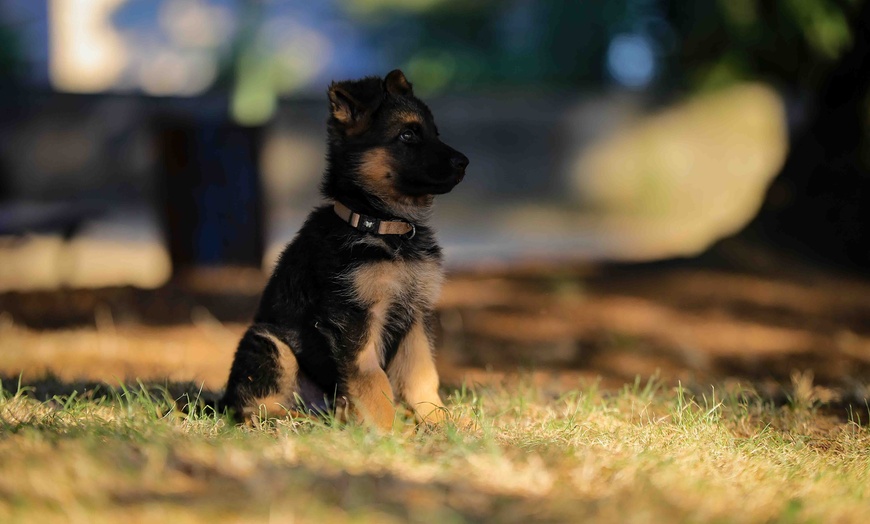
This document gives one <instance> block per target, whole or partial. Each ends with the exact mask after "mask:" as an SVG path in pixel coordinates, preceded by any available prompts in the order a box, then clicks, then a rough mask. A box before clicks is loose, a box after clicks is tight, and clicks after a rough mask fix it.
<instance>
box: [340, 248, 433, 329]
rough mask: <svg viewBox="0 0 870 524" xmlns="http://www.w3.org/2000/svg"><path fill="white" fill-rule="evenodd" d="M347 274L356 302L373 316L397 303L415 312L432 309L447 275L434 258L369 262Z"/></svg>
mask: <svg viewBox="0 0 870 524" xmlns="http://www.w3.org/2000/svg"><path fill="white" fill-rule="evenodd" d="M348 276H349V278H348V283H349V284H350V286H351V287H352V290H350V291H351V292H352V293H353V295H354V298H355V299H356V302H358V303H359V304H362V305H364V306H365V307H367V308H369V309H370V310H371V313H372V314H373V315H374V316H379V314H383V313H385V312H386V311H387V310H389V309H390V308H391V307H392V306H394V305H398V306H400V307H401V308H402V309H406V310H408V311H413V312H419V311H422V310H426V309H431V308H432V306H434V305H435V301H436V300H437V299H438V294H439V293H440V291H441V283H442V281H443V278H444V277H443V272H442V269H441V265H440V264H439V263H438V262H436V261H432V260H414V261H404V260H399V261H380V262H370V263H366V264H363V265H361V266H358V267H356V268H354V269H352V270H351V271H350V273H349V275H348Z"/></svg>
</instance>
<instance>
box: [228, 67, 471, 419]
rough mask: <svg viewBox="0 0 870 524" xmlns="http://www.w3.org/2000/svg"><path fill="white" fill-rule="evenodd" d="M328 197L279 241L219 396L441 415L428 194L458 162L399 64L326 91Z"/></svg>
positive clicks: (275, 405) (449, 185)
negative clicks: (285, 241)
mask: <svg viewBox="0 0 870 524" xmlns="http://www.w3.org/2000/svg"><path fill="white" fill-rule="evenodd" d="M328 93H329V102H330V109H331V111H330V117H329V121H328V134H329V139H328V154H327V167H326V171H325V173H324V177H323V182H322V185H321V191H322V193H323V196H324V197H325V198H326V199H327V200H328V201H330V203H329V204H328V205H325V206H322V207H319V208H316V209H315V210H314V211H312V213H311V214H310V215H309V216H308V219H307V220H306V222H305V224H304V225H303V226H302V229H301V230H300V231H299V233H298V234H297V235H296V238H295V239H294V240H293V241H292V242H291V243H290V244H289V245H288V246H287V247H286V248H285V249H284V252H283V253H282V255H281V258H280V259H279V261H278V264H277V266H276V268H275V271H274V273H273V274H272V277H271V279H270V280H269V283H268V284H267V286H266V289H265V290H264V291H263V296H262V298H261V301H260V306H259V309H258V311H257V313H256V316H255V317H254V323H253V325H252V326H251V327H250V328H248V331H247V332H246V333H245V335H244V336H243V338H242V340H241V342H240V343H239V347H238V349H237V351H236V354H235V358H234V361H233V364H232V368H231V370H230V376H229V380H228V382H227V388H226V393H225V395H224V397H223V399H222V400H221V406H222V407H223V408H225V409H226V408H228V409H230V410H232V411H233V412H234V413H235V416H236V419H237V420H238V421H241V420H246V419H247V420H249V419H250V417H252V416H256V415H258V414H263V413H266V414H271V415H283V414H286V413H288V411H300V410H302V411H310V410H314V411H320V412H327V411H330V410H332V409H335V407H336V405H338V406H339V407H342V406H344V407H345V408H346V409H344V410H343V411H344V416H345V417H348V418H350V419H352V420H356V421H360V422H364V423H367V424H370V425H373V426H376V427H377V428H380V429H382V430H389V429H390V428H391V427H392V424H393V420H394V418H395V409H396V405H397V402H403V403H405V405H407V407H408V408H410V409H411V410H412V411H413V412H414V414H415V417H416V419H417V420H418V421H420V422H425V423H436V422H438V421H440V420H442V419H443V418H444V417H445V410H444V404H443V403H442V402H441V399H440V398H439V396H438V374H437V372H436V370H435V364H434V361H433V356H432V332H431V330H430V323H431V321H432V318H433V313H432V311H433V306H434V304H435V301H436V299H437V296H438V293H439V291H440V287H441V282H442V278H443V272H442V263H441V261H442V256H441V248H440V247H439V246H438V244H437V243H436V241H435V236H434V232H433V231H432V229H431V228H430V227H429V225H428V221H429V217H430V214H431V211H432V201H433V197H434V195H440V194H443V193H447V192H449V191H450V190H452V189H453V187H454V186H456V184H458V183H459V182H460V181H461V180H462V179H463V177H464V176H465V168H466V166H468V158H466V157H465V155H463V154H462V153H460V152H458V151H456V150H455V149H453V148H452V147H450V146H448V145H447V144H445V143H443V142H442V141H441V140H440V139H439V138H438V129H437V128H436V127H435V122H434V120H433V118H432V113H431V112H430V111H429V108H428V107H427V106H426V104H424V103H423V102H422V101H420V100H419V99H418V98H417V97H415V96H414V93H413V91H412V87H411V84H410V83H409V82H408V80H407V79H406V78H405V75H404V74H402V72H401V71H399V70H395V71H392V72H391V73H389V74H388V75H387V76H386V78H384V79H381V78H378V77H367V78H364V79H362V80H357V81H344V82H333V83H332V85H330V87H329V92H328Z"/></svg>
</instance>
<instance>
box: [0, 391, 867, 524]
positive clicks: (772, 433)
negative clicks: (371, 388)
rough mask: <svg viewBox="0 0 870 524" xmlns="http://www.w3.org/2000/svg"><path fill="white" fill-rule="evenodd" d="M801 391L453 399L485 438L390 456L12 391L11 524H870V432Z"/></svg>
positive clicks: (410, 445)
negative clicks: (776, 402) (785, 400)
mask: <svg viewBox="0 0 870 524" xmlns="http://www.w3.org/2000/svg"><path fill="white" fill-rule="evenodd" d="M796 381H797V382H800V387H796V388H795V390H794V391H795V394H796V395H798V396H794V397H793V398H792V402H791V404H790V405H787V406H784V407H773V406H771V405H769V404H766V403H765V402H763V401H762V400H760V399H759V398H758V397H757V396H756V395H754V394H753V393H752V392H751V391H744V390H741V389H739V388H734V389H733V390H732V391H730V392H728V393H727V394H725V395H724V396H722V393H720V392H719V391H714V390H709V391H707V392H706V393H705V394H695V395H690V394H688V393H687V392H685V391H683V390H682V389H680V388H677V389H670V388H666V387H665V386H663V385H661V384H660V383H659V382H657V381H654V380H653V381H650V382H649V383H648V384H646V385H643V384H641V383H637V384H635V385H634V386H633V387H626V388H625V389H624V390H623V391H621V392H619V393H611V394H608V393H605V392H601V391H599V390H598V389H597V388H596V386H595V384H594V383H592V384H586V385H584V386H582V387H581V388H579V389H577V390H574V391H572V392H570V393H568V394H566V395H562V396H559V397H552V396H547V395H544V394H543V393H542V390H541V389H540V388H537V387H536V386H533V385H531V384H530V383H529V382H528V381H522V380H521V381H514V382H511V383H505V384H504V385H503V386H501V387H495V386H490V387H478V388H475V389H462V390H456V391H452V392H450V405H451V409H452V410H453V411H454V412H455V413H457V414H465V415H468V416H470V417H471V418H473V419H474V420H475V421H476V423H477V426H478V427H477V428H475V429H459V428H456V427H455V426H453V425H449V424H448V425H447V426H445V427H442V428H439V429H437V430H433V431H423V430H419V429H415V428H414V427H413V426H412V425H410V424H409V425H407V426H405V428H406V429H405V431H404V432H403V433H402V434H394V435H388V436H378V435H375V434H372V433H369V432H367V431H366V430H364V429H362V428H353V427H351V428H343V429H340V428H337V427H335V425H334V424H331V423H330V422H329V421H326V422H312V421H301V420H270V421H265V422H264V423H262V424H261V425H260V427H257V428H237V427H234V426H231V425H228V424H227V422H226V421H225V420H223V419H221V418H218V417H215V416H214V415H213V414H209V413H207V412H205V413H203V412H194V413H193V414H192V415H189V416H185V415H183V414H181V413H179V412H178V411H177V410H175V409H174V406H175V403H174V402H172V398H170V397H169V395H167V394H166V393H165V392H161V391H160V390H154V389H146V388H141V387H140V388H136V389H132V390H130V389H119V390H117V391H113V392H107V393H108V394H106V395H99V394H95V393H94V392H93V391H90V392H81V393H80V394H76V395H72V396H65V397H55V398H54V399H52V400H49V401H47V402H39V401H37V400H34V399H33V398H32V396H31V395H29V394H28V391H27V389H26V388H25V389H24V390H21V391H18V392H17V393H14V392H9V391H8V390H9V389H10V384H4V386H5V387H6V389H7V392H6V393H5V394H4V396H3V397H2V399H0V457H2V460H0V521H3V522H68V521H72V522H78V521H81V522H103V521H104V522H117V521H119V520H122V519H123V520H126V521H130V522H139V521H146V520H147V521H151V522H153V521H158V522H159V521H164V520H168V519H169V518H171V519H172V520H173V521H174V522H186V521H204V520H206V519H208V520H209V521H211V522H242V521H243V522H288V521H290V520H291V517H292V518H295V521H296V522H346V521H354V522H370V521H371V522H391V521H409V520H410V521H415V522H466V521H480V520H494V521H503V522H527V521H530V520H535V521H545V522H547V521H553V522H555V521H559V522H568V521H579V520H584V519H594V520H596V521H609V522H656V521H689V522H691V521H723V522H730V521H737V522H769V521H780V522H814V521H825V522H867V521H868V519H870V482H868V480H870V460H868V458H867V457H868V450H870V431H868V429H867V428H866V427H862V426H860V425H859V424H857V423H854V422H842V421H837V420H834V419H830V418H827V417H825V416H823V415H821V414H820V413H818V412H817V410H816V407H817V406H818V402H819V401H818V395H817V392H816V391H815V390H814V388H813V386H812V385H811V384H810V383H808V382H807V377H796ZM12 386H14V385H12ZM11 389H12V390H15V389H16V388H15V387H12V388H11ZM857 415H858V414H856V416H857ZM866 416H867V413H864V414H863V416H862V417H861V418H862V420H866Z"/></svg>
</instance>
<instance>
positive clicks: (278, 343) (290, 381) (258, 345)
mask: <svg viewBox="0 0 870 524" xmlns="http://www.w3.org/2000/svg"><path fill="white" fill-rule="evenodd" d="M278 333H279V331H278V330H277V329H270V326H268V325H264V324H255V325H253V326H251V327H250V328H249V329H248V331H247V332H246V333H245V335H244V337H242V340H241V342H239V347H238V349H237V350H236V354H235V357H234V359H233V365H232V368H231V369H230V377H229V380H228V381H227V389H226V393H225V394H224V397H223V399H222V400H221V406H222V407H223V408H224V409H226V408H229V409H231V410H232V411H233V412H234V414H235V417H236V420H237V421H238V422H242V421H251V420H253V419H254V418H255V417H260V418H265V417H280V416H286V415H287V414H288V413H293V412H295V410H296V409H300V408H302V406H299V378H300V375H299V364H298V363H297V361H296V357H295V356H294V355H293V351H292V350H291V348H290V346H289V345H288V342H290V341H289V340H288V338H290V337H288V336H287V334H285V335H284V336H279V334H278ZM291 343H292V342H291Z"/></svg>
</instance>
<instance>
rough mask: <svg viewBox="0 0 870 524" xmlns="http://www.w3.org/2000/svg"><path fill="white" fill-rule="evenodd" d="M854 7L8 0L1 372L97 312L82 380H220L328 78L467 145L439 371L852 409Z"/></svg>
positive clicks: (868, 247)
mask: <svg viewBox="0 0 870 524" xmlns="http://www.w3.org/2000/svg"><path fill="white" fill-rule="evenodd" d="M868 24H870V4H868V3H867V2H864V1H861V0H720V1H710V2H691V1H689V0H608V1H607V2H576V1H571V0H538V1H533V0H502V1H496V0H480V1H475V2H467V1H458V0H410V1H399V0H344V1H341V0H323V1H320V2H308V1H302V0H247V1H245V0H3V1H2V3H0V312H2V314H3V319H5V320H3V322H5V324H3V325H4V326H5V327H3V328H2V329H3V330H4V331H5V335H4V336H3V337H0V338H3V339H5V340H6V341H7V343H6V344H5V346H3V345H2V343H0V360H3V359H5V362H0V364H2V365H0V371H3V372H5V373H18V372H21V370H28V372H31V370H32V372H33V373H36V372H38V371H39V370H42V371H44V370H45V369H50V366H49V365H48V364H45V362H44V361H47V360H51V359H55V360H54V362H55V363H57V362H59V361H58V360H56V358H57V354H56V353H55V352H54V351H61V349H59V347H60V346H65V347H66V346H69V344H70V340H71V339H70V338H69V337H66V338H64V336H65V335H63V336H61V335H57V332H54V331H41V330H43V329H45V328H64V329H65V328H70V327H80V326H89V327H90V328H95V329H96V334H94V335H93V336H96V337H97V339H99V340H103V342H99V340H98V341H97V342H94V341H93V340H91V339H87V338H86V339H84V341H82V342H81V344H80V346H81V347H80V350H81V351H83V352H84V353H86V356H81V355H79V357H72V356H71V357H69V361H70V362H69V363H68V364H67V365H65V366H64V368H65V371H64V372H65V373H68V374H69V377H70V378H71V379H73V378H80V376H79V375H82V374H84V375H87V374H88V373H89V372H88V371H87V370H88V369H92V368H93V366H92V365H90V367H88V366H89V365H85V364H82V365H81V366H80V367H81V369H80V370H79V371H75V370H76V369H79V368H76V364H75V363H76V362H86V361H87V362H92V361H93V359H97V360H99V359H102V360H100V362H103V363H104V364H105V365H106V366H108V368H107V369H111V370H113V371H112V373H117V374H121V375H123V374H129V373H143V371H141V370H143V369H151V368H148V365H152V367H153V368H154V371H153V374H160V373H163V374H164V375H170V376H174V377H177V378H203V377H208V380H209V381H210V382H209V384H210V385H211V386H212V387H216V388H217V387H220V385H221V383H222V380H223V378H224V377H225V373H226V370H225V369H226V367H228V363H229V358H230V357H231V353H232V349H233V346H234V345H235V342H236V340H237V338H236V337H237V336H238V332H237V331H238V330H239V329H241V326H243V323H244V322H245V321H246V320H247V319H249V318H250V316H251V314H252V312H253V310H254V308H255V307H256V301H257V297H258V295H259V292H260V290H261V289H262V285H263V283H264V279H265V275H267V274H268V272H269V270H270V268H271V267H272V264H273V263H274V260H275V257H276V256H277V254H278V253H279V252H280V249H281V248H282V247H283V245H284V244H285V243H286V242H287V241H289V240H290V239H291V238H292V236H293V234H294V233H295V231H296V229H297V228H298V226H299V225H300V224H301V222H302V220H303V219H304V217H305V215H306V214H307V213H308V211H309V210H310V209H311V207H313V206H314V205H316V204H318V203H319V201H320V197H319V195H318V192H317V183H318V181H319V178H320V175H321V173H322V170H323V167H324V152H325V145H324V139H325V120H326V117H327V104H326V99H325V89H326V86H327V85H328V83H329V82H330V81H331V80H341V79H348V78H357V77H361V76H365V75H372V74H375V75H384V74H386V73H387V72H388V71H390V70H391V69H393V68H397V67H398V68H401V69H403V70H404V72H405V73H406V75H407V76H408V78H409V80H411V81H412V82H413V84H414V89H415V92H416V94H417V95H418V96H420V97H421V98H423V99H424V100H426V101H427V102H428V103H429V105H430V107H431V108H432V110H433V113H434V114H435V117H436V121H437V122H438V124H439V128H440V130H441V131H442V133H443V137H444V140H445V141H446V142H447V143H449V144H451V145H453V146H454V147H456V148H457V149H459V150H461V151H463V152H464V153H465V154H466V155H467V156H468V157H469V158H470V159H471V165H470V168H469V174H468V176H467V178H466V179H465V181H464V182H463V183H462V185H460V186H459V187H458V188H457V189H456V190H455V191H454V193H452V194H450V195H446V196H444V197H441V198H439V201H438V202H437V203H436V206H437V210H436V213H435V216H436V225H437V227H438V229H439V230H440V233H441V239H442V243H443V244H444V246H445V254H446V259H447V264H448V268H449V269H450V270H451V272H452V274H453V278H452V280H451V283H450V284H448V286H447V288H446V289H445V295H444V299H443V300H442V304H441V306H440V311H441V326H440V327H441V331H442V333H441V336H440V340H441V343H440V344H441V346H442V350H443V352H444V354H445V355H448V357H449V355H451V354H453V355H454V357H452V358H445V359H444V362H443V363H442V365H443V366H445V367H448V366H450V365H453V366H454V367H455V368H456V369H462V370H467V369H468V368H479V369H490V370H491V369H492V368H493V366H495V367H496V368H497V367H499V366H501V367H504V368H506V369H510V368H512V367H513V366H515V365H517V364H523V365H529V366H531V367H533V368H535V369H549V368H554V369H555V368H559V369H572V370H574V371H577V372H580V373H586V374H591V375H595V374H604V375H605V376H611V377H613V378H614V380H615V381H616V382H619V381H624V380H632V379H633V377H634V376H635V375H636V374H643V375H649V374H652V373H655V372H657V371H658V372H661V373H663V374H665V375H666V377H668V378H679V377H682V378H683V379H689V378H693V379H694V380H698V381H703V380H708V379H711V378H710V377H718V378H722V377H732V376H733V377H750V378H759V377H760V378H771V379H773V380H775V381H776V380H780V381H781V380H789V377H790V376H791V374H792V373H793V372H795V371H796V370H797V371H799V372H801V373H803V372H810V373H815V375H816V378H817V380H822V381H826V382H827V383H830V384H836V385H837V386H838V387H841V389H842V390H843V391H847V390H848V392H851V393H848V394H850V395H853V396H856V398H857V397H860V396H861V395H864V393H861V391H863V389H861V388H865V386H866V379H867V376H868V370H870V298H868V297H870V293H868V292H867V291H870V287H868V285H867V283H866V275H867V269H868V267H870V207H868V206H867V205H866V202H867V197H868V190H870V177H868V166H870V164H868V163H870V149H868V148H867V139H868V137H870V133H868V131H870V120H868V116H870V113H868V95H870V62H868V60H870V58H868V57H870V52H868V51H870V40H868V38H870V37H868V33H867V29H868ZM236 324H238V326H236ZM106 326H111V329H110V328H107V327H106ZM119 326H122V327H123V326H126V327H123V329H121V328H120V327H119ZM146 326H156V327H153V329H157V330H162V331H142V330H146ZM167 326H173V327H171V329H170V328H169V327H167ZM179 326H182V327H179ZM183 326H187V327H183ZM190 326H193V327H190ZM119 329H121V331H118V330H119ZM148 329H151V328H148ZM173 329H174V330H175V331H172V330H173ZM185 329H187V330H188V331H185ZM124 330H126V331H124ZM179 330H180V331H179ZM190 330H192V331H190ZM197 330H198V331H197ZM202 330H206V331H207V332H208V333H211V335H209V336H210V337H211V338H208V337H206V338H203V337H202ZM52 336H61V338H59V339H52V340H55V342H45V341H46V340H49V338H50V337H52ZM164 336H165V337H168V338H167V339H166V340H167V341H168V342H166V343H165V344H163V343H158V342H154V344H163V345H161V346H159V347H157V346H155V347H151V346H149V348H150V349H149V350H148V353H149V354H151V355H156V356H153V362H152V363H151V364H143V363H142V362H138V363H137V362H134V361H135V359H133V360H130V358H131V357H129V354H130V353H131V352H132V353H137V352H136V351H133V350H134V349H135V348H137V347H140V346H138V345H137V344H143V343H145V342H143V340H148V341H154V340H162V339H161V338H160V337H164ZM47 337H48V338H47ZM100 337H104V338H105V337H110V338H111V337H115V338H111V340H113V341H114V342H111V343H108V345H107V343H106V342H105V340H104V338H100ZM136 337H139V338H136ZM178 337H181V338H178ZM184 337H188V338H186V339H185V338H184ZM134 339H135V340H138V342H135V341H133V342H131V340H134ZM177 340H183V342H178V344H182V345H181V346H178V345H177V344H176V342H173V341H177ZM193 340H196V342H193ZM149 343H150V342H149ZM197 344H199V345H200V346H202V347H201V349H202V353H201V354H200V353H197V352H196V351H195V350H194V349H193V348H194V346H196V345H197ZM34 345H36V346H39V347H41V348H43V350H41V351H44V352H45V353H44V354H42V355H41V356H40V354H39V352H38V351H36V350H35V349H33V347H35V346H34ZM55 345H56V346H58V348H55V349H52V348H54V347H55ZM73 345H75V344H73ZM76 347H79V346H76ZM94 347H96V348H97V349H93V348H94ZM178 347H184V348H187V349H188V351H187V352H186V353H184V354H185V355H187V354H189V355H201V356H202V355H210V357H209V359H211V360H210V361H209V363H208V365H209V366H213V370H212V371H213V373H212V374H209V373H210V372H206V371H203V369H204V368H203V365H205V364H203V362H202V358H201V356H200V357H193V356H191V357H189V358H190V359H191V361H190V362H188V361H186V360H185V361H180V360H178V359H184V358H188V357H186V356H183V355H182V356H179V354H178V351H177V348H178ZM196 347H199V346H196ZM215 347H220V348H221V349H220V350H219V351H220V355H219V356H217V357H215V355H216V353H215V351H217V350H215V349H213V348H215ZM25 348H27V349H25ZM88 348H91V349H88ZM107 348H108V349H107ZM160 348H164V349H160ZM165 348H170V349H165ZM173 348H174V349H173ZM164 350H165V351H166V354H165V355H164V356H163V357H161V356H160V355H161V353H160V351H164ZM64 351H67V353H65V354H66V355H71V354H72V353H70V351H72V350H70V349H69V348H66V349H65V350H64ZM89 352H90V353H89ZM144 352H145V350H142V351H139V352H138V353H137V354H142V353H144ZM49 357H50V358H49ZM197 358H199V359H200V360H197ZM88 359H91V360H88ZM125 359H126V360H125ZM161 359H162V360H161ZM173 359H174V360H173ZM106 362H113V363H114V364H111V363H110V364H106ZM131 362H132V363H131ZM55 365H57V364H55ZM112 366H117V368H113V367H112ZM50 370H51V371H52V372H58V371H57V370H54V369H50ZM179 370H181V371H179ZM76 373H79V375H76ZM457 373H459V372H457ZM91 375H93V373H91ZM455 376H457V377H458V376H467V375H460V374H457V375H455ZM699 377H700V378H699ZM704 377H706V378H704ZM92 378H93V377H92ZM856 392H857V393H856ZM844 394H846V393H844Z"/></svg>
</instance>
